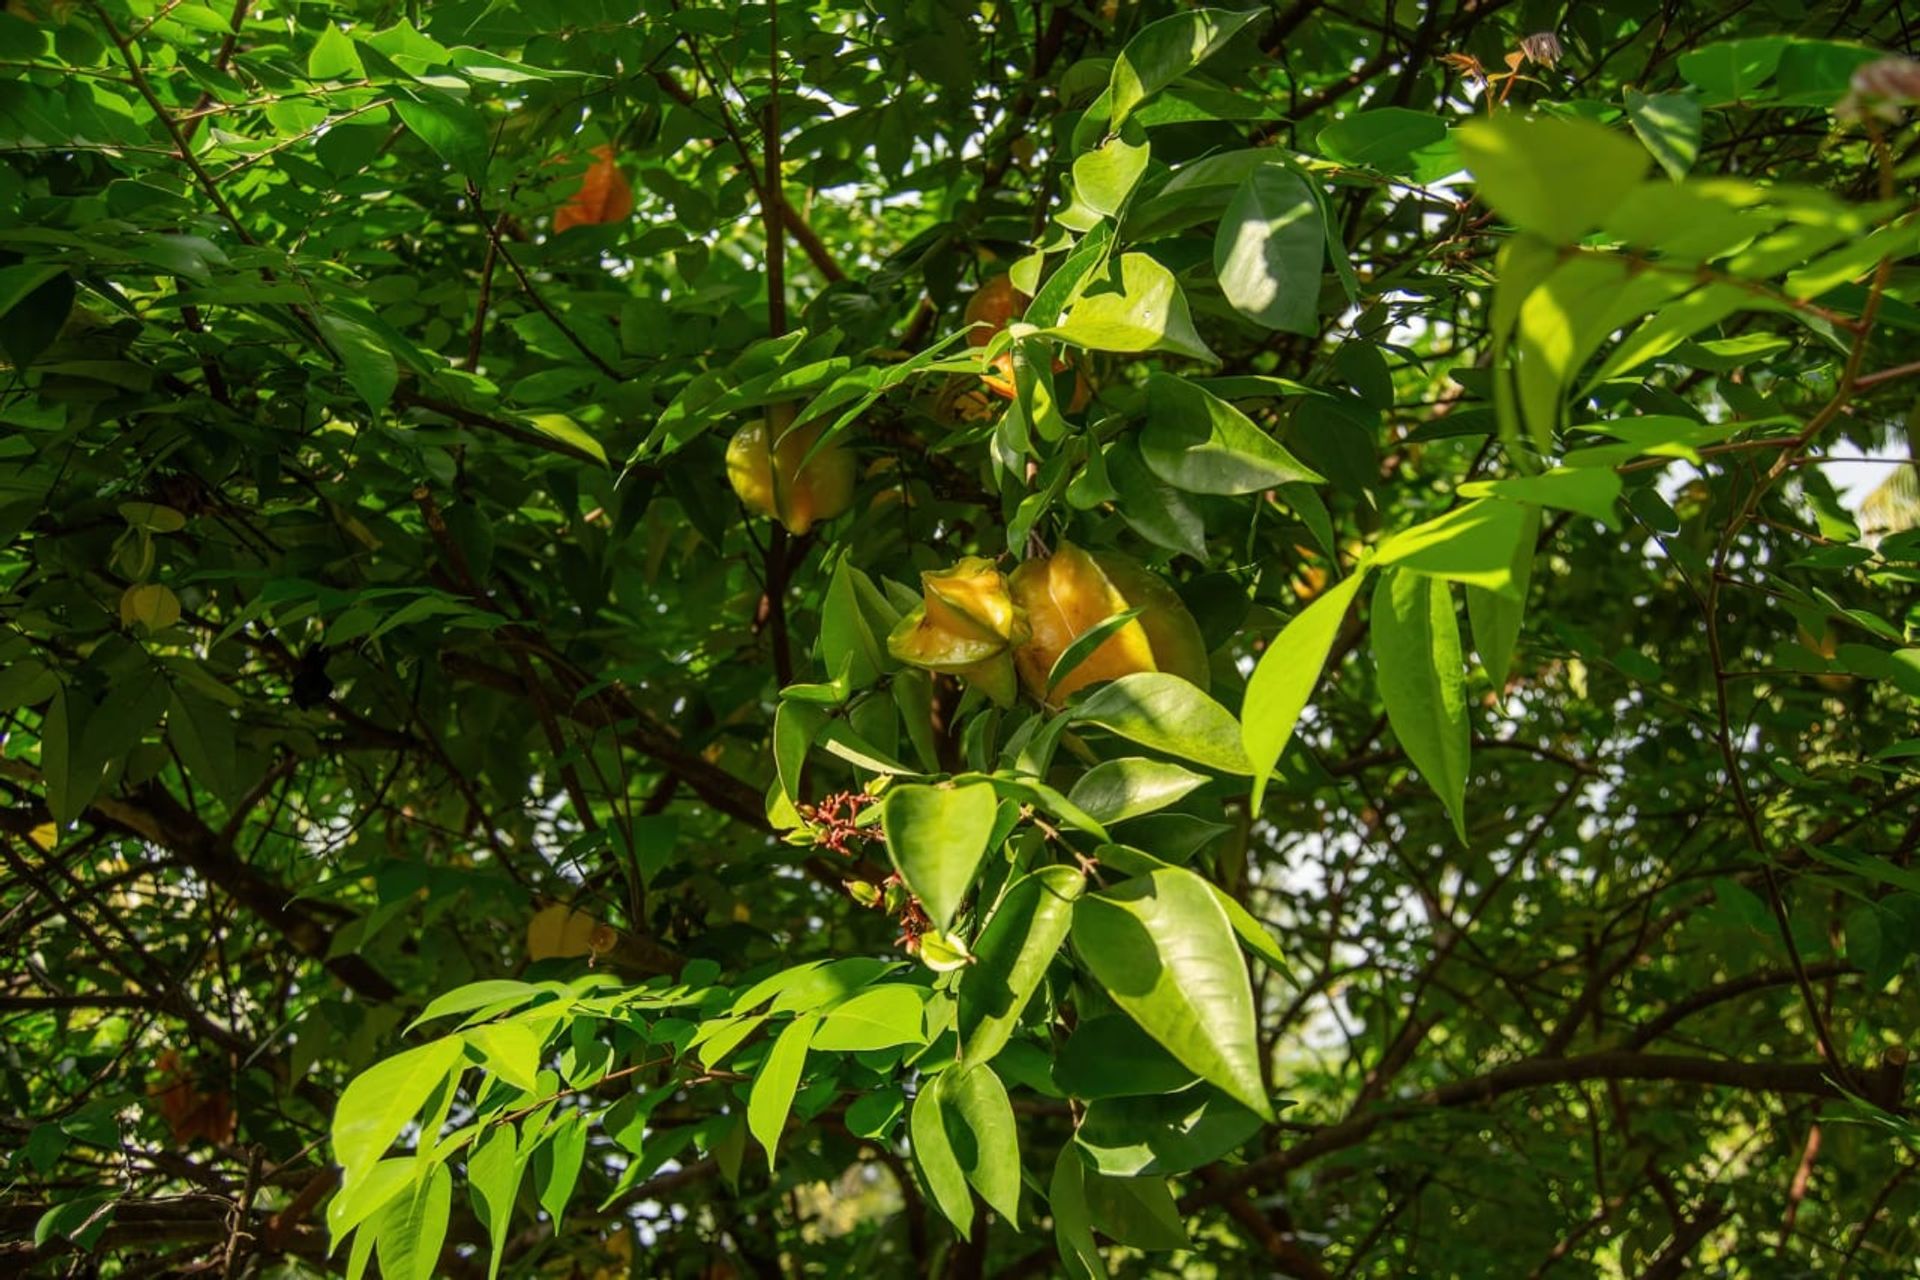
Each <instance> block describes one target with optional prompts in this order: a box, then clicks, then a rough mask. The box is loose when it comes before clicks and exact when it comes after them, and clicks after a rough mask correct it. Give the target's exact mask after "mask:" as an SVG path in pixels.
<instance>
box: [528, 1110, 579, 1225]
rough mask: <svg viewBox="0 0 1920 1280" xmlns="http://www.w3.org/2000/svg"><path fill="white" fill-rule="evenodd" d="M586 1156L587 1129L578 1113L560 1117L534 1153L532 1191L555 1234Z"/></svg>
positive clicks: (572, 1112)
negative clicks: (552, 1224)
mask: <svg viewBox="0 0 1920 1280" xmlns="http://www.w3.org/2000/svg"><path fill="white" fill-rule="evenodd" d="M586 1154H587V1126H586V1124H585V1123H584V1122H583V1120H582V1118H581V1115H580V1113H579V1112H577V1111H570V1112H568V1113H567V1114H566V1115H564V1116H562V1117H561V1118H560V1120H559V1122H558V1123H556V1124H555V1125H554V1126H553V1129H552V1130H551V1131H550V1132H549V1133H548V1135H547V1136H546V1138H545V1140H544V1142H543V1144H542V1145H541V1146H540V1147H539V1148H538V1149H537V1150H536V1151H535V1152H534V1153H533V1187H534V1193H535V1194H536V1195H537V1196H538V1197H539V1200H540V1207H541V1208H542V1209H545V1210H546V1211H547V1216H548V1217H549V1218H551V1219H553V1223H554V1230H556V1231H558V1230H559V1229H560V1221H561V1218H562V1216H563V1215H564V1214H565V1213H566V1208H567V1202H568V1201H569V1200H571V1199H573V1188H574V1185H575V1184H576V1183H578V1182H579V1181H580V1165H581V1162H582V1161H583V1160H584V1159H585V1158H586Z"/></svg>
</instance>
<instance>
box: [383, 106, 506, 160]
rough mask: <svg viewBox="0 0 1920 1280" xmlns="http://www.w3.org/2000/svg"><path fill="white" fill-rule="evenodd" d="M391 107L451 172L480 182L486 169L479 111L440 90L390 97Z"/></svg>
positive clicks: (484, 134) (483, 125)
mask: <svg viewBox="0 0 1920 1280" xmlns="http://www.w3.org/2000/svg"><path fill="white" fill-rule="evenodd" d="M393 109H394V111H395V112H397V113H398V114H399V116H400V120H401V122H402V123H404V124H405V125H406V126H407V128H408V129H409V130H411V131H412V132H413V133H414V135H415V136H417V137H418V138H419V139H420V140H421V141H422V142H424V143H426V144H427V146H428V147H430V148H431V149H432V150H433V153H434V154H435V155H437V156H439V157H440V158H441V159H442V160H444V161H445V162H446V163H447V164H448V165H450V166H452V168H453V170H454V172H456V173H458V174H459V175H460V176H462V177H463V178H467V179H469V180H470V181H473V182H481V181H483V180H484V178H485V176H486V170H487V148H488V140H487V125H486V121H485V119H484V118H483V117H482V116H481V115H480V113H479V112H477V111H475V110H474V109H473V108H472V107H470V106H468V105H467V104H466V103H464V102H461V101H459V100H458V99H455V98H452V97H450V96H448V95H446V94H443V93H433V92H430V91H423V92H420V93H417V94H414V95H413V96H411V97H400V98H396V99H395V100H394V104H393Z"/></svg>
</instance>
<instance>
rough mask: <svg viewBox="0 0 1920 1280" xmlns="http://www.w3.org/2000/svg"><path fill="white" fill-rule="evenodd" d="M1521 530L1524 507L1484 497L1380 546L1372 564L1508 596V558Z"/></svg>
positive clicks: (1510, 586) (1510, 590)
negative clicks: (1395, 567)
mask: <svg viewBox="0 0 1920 1280" xmlns="http://www.w3.org/2000/svg"><path fill="white" fill-rule="evenodd" d="M1525 529H1526V508H1525V507H1523V506H1522V505H1521V504H1519V503H1517V502H1503V501H1501V500H1499V499H1494V498H1485V499H1481V500H1480V501H1477V502H1469V503H1466V504H1465V505H1463V506H1458V507H1455V508H1454V509H1453V510H1451V511H1449V512H1447V513H1446V514H1445V515H1441V516H1436V517H1434V518H1433V519H1432V520H1429V521H1427V522H1426V523H1425V524H1421V525H1415V526H1414V527H1413V528H1411V529H1404V530H1402V531H1401V532H1399V533H1396V534H1394V535H1393V536H1392V537H1390V538H1388V539H1387V540H1386V541H1384V542H1382V543H1381V544H1380V547H1379V550H1378V552H1377V554H1376V555H1375V557H1374V559H1375V563H1376V564H1379V565H1381V566H1383V567H1384V566H1386V565H1399V566H1401V567H1402V568H1405V569H1410V570H1412V571H1413V572H1415V573H1421V574H1430V575H1432V576H1433V577H1436V578H1445V579H1447V580H1448V581H1450V582H1465V583H1468V584H1470V585H1473V586H1478V587H1485V588H1486V589H1487V590H1489V591H1497V592H1500V593H1502V594H1504V595H1511V594H1513V591H1514V587H1513V556H1514V551H1515V549H1516V548H1517V547H1518V546H1519V545H1520V543H1521V540H1522V534H1523V533H1524V532H1525Z"/></svg>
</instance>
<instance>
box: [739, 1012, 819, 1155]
mask: <svg viewBox="0 0 1920 1280" xmlns="http://www.w3.org/2000/svg"><path fill="white" fill-rule="evenodd" d="M819 1024H820V1019H819V1017H818V1015H816V1014H811V1013H803V1014H801V1015H800V1016H799V1017H797V1018H795V1019H794V1020H793V1021H792V1022H789V1023H788V1024H787V1025H786V1026H785V1027H783V1028H782V1029H781V1031H780V1034H779V1036H778V1037H776V1038H775V1039H774V1042H773V1047H772V1048H771V1049H769V1050H768V1051H767V1056H766V1058H765V1060H764V1061H762V1062H761V1064H760V1073H759V1074H758V1075H756V1076H755V1077H754V1078H753V1088H752V1089H751V1090H750V1091H749V1092H748V1094H747V1130H748V1131H749V1132H750V1133H752V1134H753V1136H754V1138H755V1140H757V1141H758V1142H759V1143H760V1145H761V1146H762V1147H764V1148H765V1149H766V1152H767V1168H768V1169H769V1170H771V1169H772V1168H773V1162H774V1157H775V1155H776V1154H777V1153H778V1152H779V1149H780V1135H781V1133H782V1131H783V1130H785V1129H786V1127H787V1115H788V1113H789V1112H791V1111H792V1110H793V1095H794V1093H795V1091H796V1090H798V1089H799V1087H800V1076H801V1074H802V1073H803V1072H804V1071H805V1070H806V1066H807V1049H808V1047H809V1045H810V1044H811V1043H812V1040H813V1033H814V1029H815V1028H816V1027H818V1026H819Z"/></svg>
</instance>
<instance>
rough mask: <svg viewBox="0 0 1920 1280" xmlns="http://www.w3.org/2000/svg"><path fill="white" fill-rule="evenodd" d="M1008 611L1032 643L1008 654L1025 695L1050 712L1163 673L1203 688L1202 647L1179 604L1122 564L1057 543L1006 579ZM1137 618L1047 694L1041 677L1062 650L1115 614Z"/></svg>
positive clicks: (1159, 582) (1161, 584)
mask: <svg viewBox="0 0 1920 1280" xmlns="http://www.w3.org/2000/svg"><path fill="white" fill-rule="evenodd" d="M1010 582H1011V585H1012V588H1013V599H1014V603H1015V604H1017V605H1018V606H1020V608H1022V609H1023V610H1025V611H1026V615H1027V625H1028V627H1029V628H1030V629H1031V631H1032V638H1031V639H1029V640H1028V642H1027V643H1026V644H1024V645H1022V646H1020V647H1019V648H1018V649H1016V650H1015V651H1014V666H1015V667H1016V668H1017V669H1018V671H1019V673H1020V682H1021V683H1022V684H1024V685H1025V686H1026V688H1027V692H1029V693H1031V694H1032V695H1033V696H1034V697H1036V698H1039V699H1040V700H1042V701H1043V702H1048V703H1051V704H1053V705H1055V706H1058V705H1060V704H1061V703H1063V702H1065V701H1066V700H1067V698H1069V697H1070V696H1072V695H1073V694H1074V693H1075V692H1076V691H1078V690H1080V689H1084V688H1086V687H1087V686H1088V685H1091V684H1097V683H1099V682H1101V681H1104V680H1117V679H1119V678H1120V677H1121V676H1126V675H1132V674H1134V673H1135V672H1139V671H1166V672H1169V673H1171V674H1173V675H1177V676H1180V677H1182V678H1184V679H1186V680H1190V681H1192V682H1193V683H1194V684H1196V685H1198V686H1200V687H1201V688H1202V689H1204V688H1206V687H1207V683H1208V672H1207V653H1206V643H1205V641H1204V640H1202V639H1201V636H1200V628H1199V625H1198V624H1197V623H1195V622H1194V620H1193V615H1192V614H1190V613H1188V612H1187V608H1186V605H1184V604H1183V603H1181V600H1180V597H1179V596H1178V595H1177V594H1176V593H1175V592H1174V590H1173V588H1172V587H1171V586H1169V585H1168V584H1167V583H1166V582H1165V581H1164V580H1163V579H1161V578H1160V577H1159V576H1158V575H1157V574H1154V573H1152V572H1150V571H1148V570H1147V569H1146V568H1145V567H1144V566H1142V565H1140V564H1138V563H1137V562H1135V561H1133V560H1130V559H1128V558H1127V557H1125V556H1121V555H1116V554H1113V553H1109V552H1101V553H1099V554H1098V555H1089V554H1088V553H1087V552H1085V551H1082V550H1081V549H1080V548H1079V547H1076V546H1074V545H1073V544H1072V543H1067V542H1063V543H1061V544H1060V547H1059V549H1058V550H1057V551H1055V552H1054V554H1053V555H1051V556H1049V557H1046V558H1044V559H1038V560H1029V561H1027V562H1026V563H1025V564H1022V565H1021V566H1020V567H1019V568H1018V569H1015V570H1014V571H1013V574H1012V575H1011V578H1010ZM1136 606H1137V607H1139V608H1140V609H1141V614H1140V616H1139V617H1137V618H1135V619H1134V620H1133V621H1132V622H1129V623H1127V624H1126V625H1125V626H1123V627H1121V628H1120V629H1119V630H1118V631H1116V632H1114V633H1113V634H1112V635H1111V636H1109V637H1107V639H1106V640H1105V641H1104V642H1102V643H1101V645H1100V647H1099V648H1097V649H1095V650H1094V651H1093V653H1091V654H1090V655H1088V656H1087V658H1086V659H1085V660H1084V661H1082V662H1081V663H1080V665H1079V666H1077V667H1075V668H1074V669H1073V670H1072V671H1070V672H1068V673H1067V676H1066V678H1065V679H1063V680H1062V681H1061V682H1060V683H1059V684H1058V685H1056V686H1055V687H1054V688H1053V689H1052V690H1049V689H1048V688H1047V676H1048V674H1049V673H1050V672H1051V671H1052V670H1053V664H1054V663H1055V662H1057V661H1059V659H1060V655H1061V654H1062V653H1064V652H1066V650H1067V647H1068V646H1069V645H1071V644H1072V643H1073V642H1074V641H1075V640H1076V639H1077V638H1079V637H1080V636H1082V635H1084V634H1085V633H1086V632H1087V631H1089V630H1091V629H1092V628H1094V627H1096V626H1098V625H1099V624H1100V623H1102V622H1104V621H1106V620H1107V619H1108V618H1110V617H1112V616H1113V615H1114V614H1116V613H1120V612H1122V611H1123V610H1126V609H1130V608H1134V607H1136Z"/></svg>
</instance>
